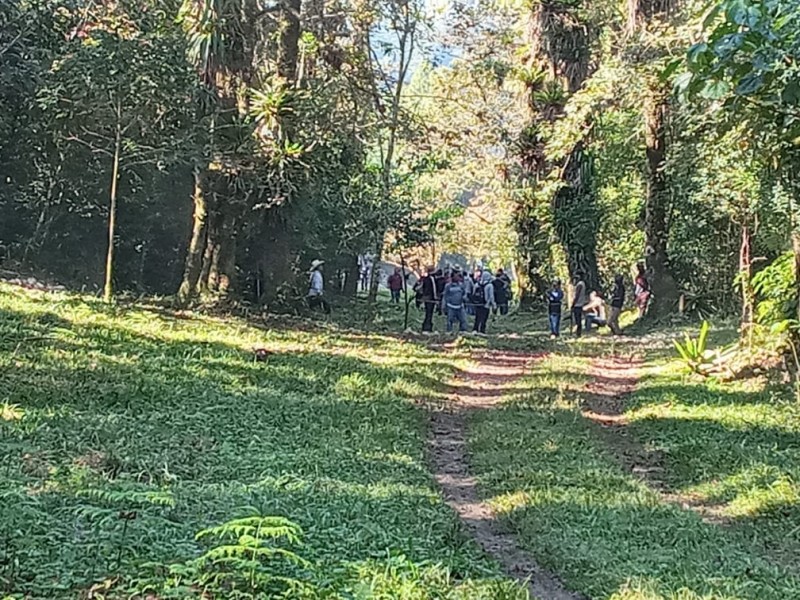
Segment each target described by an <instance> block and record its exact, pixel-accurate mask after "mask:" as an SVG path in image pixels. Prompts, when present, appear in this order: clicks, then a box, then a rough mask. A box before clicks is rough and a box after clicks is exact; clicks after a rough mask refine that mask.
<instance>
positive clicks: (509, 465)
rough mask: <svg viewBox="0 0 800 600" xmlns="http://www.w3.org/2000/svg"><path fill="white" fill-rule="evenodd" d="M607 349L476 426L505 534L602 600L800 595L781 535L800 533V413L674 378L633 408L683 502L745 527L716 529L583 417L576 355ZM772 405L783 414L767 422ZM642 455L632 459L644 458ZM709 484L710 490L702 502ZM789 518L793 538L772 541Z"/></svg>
mask: <svg viewBox="0 0 800 600" xmlns="http://www.w3.org/2000/svg"><path fill="white" fill-rule="evenodd" d="M594 348H595V347H594V342H592V346H591V347H590V346H587V345H586V344H584V343H583V342H581V343H579V344H570V348H569V349H568V350H567V353H565V354H563V355H560V356H551V357H550V358H548V359H547V360H545V361H543V362H542V363H541V364H540V365H539V367H540V368H539V369H536V370H534V372H533V373H532V374H531V376H530V377H529V378H527V381H528V382H529V383H530V386H531V391H530V393H529V394H528V395H527V397H526V398H524V399H523V400H515V401H512V402H509V403H508V404H507V405H505V406H503V407H501V408H500V409H498V410H495V411H483V412H480V413H477V414H475V415H474V416H473V418H472V423H471V427H472V430H471V438H470V450H471V455H472V464H473V466H474V468H475V470H476V473H477V474H478V476H479V481H480V484H481V486H482V488H483V490H484V493H485V495H486V497H487V499H488V500H489V501H490V503H491V504H492V506H493V507H494V509H495V511H496V512H497V514H499V515H500V517H501V518H502V520H503V521H504V523H506V525H507V526H508V527H509V528H510V529H511V530H512V531H514V532H516V533H517V535H518V536H519V538H520V539H521V540H522V542H523V545H524V546H525V548H526V549H527V550H528V551H530V552H531V553H533V554H534V555H535V556H536V558H537V559H538V560H539V561H540V562H541V563H542V564H544V565H545V566H547V567H549V568H551V569H553V570H555V571H556V572H558V573H560V574H561V575H562V576H563V578H564V579H565V580H566V582H567V583H568V585H570V586H571V587H573V588H575V589H578V590H580V591H582V592H583V593H585V594H587V595H588V596H589V597H591V598H614V599H617V600H650V599H653V600H655V599H658V600H662V599H665V600H666V599H669V600H679V599H680V600H690V599H691V600H700V599H704V600H711V599H714V600H739V599H740V598H753V599H755V598H758V599H759V600H761V599H774V600H784V599H789V598H794V597H796V596H798V594H800V578H798V576H797V574H796V572H795V571H793V570H792V569H791V568H789V567H788V566H787V565H788V564H789V563H791V562H792V559H791V558H790V556H791V548H792V547H793V545H792V543H791V542H788V541H786V542H780V544H779V543H778V541H777V540H778V539H780V538H778V537H777V536H779V535H780V533H781V532H782V533H783V535H787V534H788V535H789V536H794V535H796V532H797V531H800V529H797V530H795V532H794V533H793V532H792V527H793V525H792V523H793V522H797V512H796V499H795V497H794V493H795V492H794V484H793V482H794V481H795V480H796V479H795V477H794V475H793V474H794V473H796V468H797V466H798V465H800V460H798V457H797V456H796V455H795V448H796V438H794V437H793V436H792V437H789V436H788V431H787V427H788V428H789V429H791V428H792V427H794V425H792V423H793V420H794V418H795V417H794V414H795V412H796V411H795V410H794V408H792V407H790V406H786V405H784V404H781V403H780V402H774V401H773V400H771V399H770V398H769V396H766V397H760V399H755V398H749V400H750V403H749V404H748V402H747V400H748V398H747V397H739V396H736V394H735V393H730V394H728V395H727V396H726V395H723V396H717V397H716V399H715V398H714V394H715V393H717V392H720V391H721V390H719V389H718V390H717V392H714V391H713V390H714V388H713V386H712V387H711V388H706V387H703V383H701V382H693V383H692V384H691V385H692V386H694V385H699V386H700V387H701V388H702V390H703V391H702V392H701V391H699V390H695V391H696V392H697V393H698V394H699V396H697V397H694V396H692V394H693V393H694V392H693V391H692V388H691V387H688V389H687V388H685V387H684V386H685V385H686V384H685V382H684V380H683V378H682V377H681V376H678V377H677V379H676V380H674V381H673V379H674V378H673V375H672V371H671V368H666V369H664V368H659V369H655V370H653V371H651V372H648V374H647V378H646V380H645V382H644V383H643V388H642V390H641V391H640V392H637V393H636V395H635V396H634V397H633V398H632V399H631V406H630V410H629V412H628V413H627V416H628V417H629V419H630V423H629V425H627V428H628V429H627V435H628V436H632V437H631V440H633V441H634V443H635V444H639V445H641V448H642V450H643V451H644V450H648V449H649V451H650V452H656V453H658V454H662V455H663V456H664V460H665V474H664V475H663V476H664V477H665V478H666V480H667V482H668V483H669V484H670V485H674V486H676V487H677V490H678V491H679V492H680V491H682V492H684V493H686V494H687V496H688V494H689V491H692V492H693V494H694V496H693V497H694V499H695V500H698V499H699V500H700V501H702V498H701V497H700V496H702V494H706V496H707V498H708V500H709V502H713V500H714V499H715V498H719V499H723V500H724V501H726V502H728V503H729V504H728V505H727V510H728V511H729V513H730V515H731V517H734V515H735V517H734V525H733V526H726V527H723V526H721V525H715V524H711V523H707V522H705V521H704V520H703V517H702V516H701V515H700V514H697V513H695V512H694V511H692V510H689V509H686V508H683V507H682V506H681V505H680V504H677V503H676V504H671V503H669V502H667V501H666V500H665V499H664V498H663V497H662V496H661V495H660V493H659V492H658V491H657V490H654V489H651V488H650V487H648V485H646V484H645V482H643V481H642V480H641V479H639V478H638V477H637V476H635V475H634V474H632V473H629V472H627V471H626V469H625V467H624V466H623V465H622V464H621V463H620V462H619V460H618V458H617V456H615V455H614V453H613V452H612V451H611V449H610V448H609V447H608V446H607V445H606V444H607V443H609V442H608V440H606V439H604V438H601V437H599V436H598V435H597V430H596V427H598V425H596V424H594V423H589V422H587V420H586V419H584V418H583V417H582V416H581V414H580V406H581V401H582V398H583V392H584V390H585V385H586V382H587V381H588V379H587V375H586V369H587V367H588V362H587V360H586V359H585V358H582V357H575V356H574V355H573V353H574V352H576V351H580V352H584V351H587V350H588V353H589V354H590V355H591V354H594V353H595V350H594ZM601 348H602V346H600V345H598V346H597V349H598V350H600V349H601ZM562 351H563V350H562ZM657 364H660V366H661V367H663V366H664V364H665V362H664V361H663V360H662V361H661V362H660V363H657ZM734 389H735V388H734ZM709 394H710V399H708V400H702V399H701V396H704V395H709ZM762 402H763V403H764V405H760V403H762ZM751 405H752V406H751ZM768 406H769V407H771V408H772V409H773V411H776V412H778V415H775V414H768V411H767V410H766V407H768ZM737 415H738V417H737ZM608 433H609V438H610V437H612V436H613V435H614V432H613V430H610V431H609V432H608ZM611 443H613V442H611ZM629 443H630V441H628V442H625V443H622V444H621V445H620V449H619V451H620V452H625V451H626V448H630V450H628V451H635V448H633V447H631V446H629V445H626V444H629ZM759 463H763V464H768V465H773V466H774V467H775V469H774V471H770V472H768V473H767V472H764V473H762V476H763V477H762V478H761V479H758V478H752V479H751V480H750V481H749V482H745V481H744V480H739V479H737V478H736V477H733V478H732V479H726V478H725V477H728V476H729V475H733V472H732V471H731V469H736V471H735V472H737V473H738V472H739V469H741V467H742V466H744V465H752V464H759ZM720 474H722V475H723V477H720V476H719V475H720ZM656 476H661V475H660V474H658V475H656ZM714 477H716V479H713V478H714ZM712 481H715V482H716V483H715V484H713V485H712V484H711V483H710V482H712ZM700 482H706V483H708V487H707V488H704V489H702V490H701V489H700V488H699V487H697V486H696V484H698V483H700ZM721 482H723V483H726V484H727V486H728V487H726V488H724V489H725V491H726V492H727V493H728V494H729V495H727V496H724V495H722V496H719V497H717V496H714V490H715V489H717V491H720V492H721V491H722V489H723V488H721V487H720V486H721V485H722V483H721ZM715 485H716V486H717V487H716V488H715V487H714V486H715ZM691 486H695V487H691ZM701 492H702V494H701ZM763 511H767V512H763ZM785 511H788V513H787V514H783V513H784V512H785ZM764 516H766V517H768V518H767V520H766V521H763V520H761V518H762V517H764ZM776 517H777V518H778V519H779V520H782V521H783V526H782V527H776V528H774V529H773V528H772V523H778V522H779V521H776V520H775V519H776ZM795 524H796V523H795ZM754 541H755V542H756V543H754ZM760 544H764V545H768V546H769V552H765V550H764V548H763V547H761V545H760ZM774 550H778V551H779V552H778V554H779V555H780V557H781V559H780V560H777V559H776V554H774V553H773V551H774Z"/></svg>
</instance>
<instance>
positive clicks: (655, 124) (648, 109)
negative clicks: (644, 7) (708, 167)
mask: <svg viewBox="0 0 800 600" xmlns="http://www.w3.org/2000/svg"><path fill="white" fill-rule="evenodd" d="M668 110H669V105H668V102H667V99H666V94H665V93H664V92H663V91H662V90H658V91H653V92H652V93H650V94H649V95H648V97H647V98H646V100H645V108H644V111H645V113H644V116H645V144H646V148H647V167H648V168H647V197H646V199H645V222H644V235H645V245H646V248H645V255H646V260H647V266H648V270H649V272H650V278H651V282H650V285H651V288H652V292H653V300H652V304H651V307H650V312H651V314H653V315H656V316H658V315H661V314H664V313H667V312H669V311H671V310H672V309H673V307H674V306H675V305H676V303H677V301H678V296H679V294H678V286H677V284H676V283H675V278H674V277H673V275H672V270H671V268H670V264H669V254H668V248H667V245H668V239H669V223H668V221H667V212H668V209H669V205H670V197H669V189H668V187H667V179H666V174H665V170H666V157H667V137H666V122H667V114H668Z"/></svg>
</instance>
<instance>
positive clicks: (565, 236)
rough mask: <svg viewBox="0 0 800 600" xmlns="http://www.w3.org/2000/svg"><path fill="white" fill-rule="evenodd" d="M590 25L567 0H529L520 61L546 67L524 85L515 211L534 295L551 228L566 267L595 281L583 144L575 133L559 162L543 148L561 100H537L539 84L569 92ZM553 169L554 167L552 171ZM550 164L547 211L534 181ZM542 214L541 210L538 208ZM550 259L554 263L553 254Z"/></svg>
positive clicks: (582, 71)
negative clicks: (524, 123)
mask: <svg viewBox="0 0 800 600" xmlns="http://www.w3.org/2000/svg"><path fill="white" fill-rule="evenodd" d="M591 36H592V34H591V32H590V31H589V29H588V27H587V26H586V24H585V23H584V22H583V21H582V20H581V16H580V13H579V12H578V11H577V10H576V7H575V6H574V5H571V4H569V3H564V2H558V1H542V2H534V3H533V4H532V10H531V15H530V21H529V26H528V39H529V43H530V55H529V57H528V60H527V62H528V64H527V67H528V68H529V69H531V70H533V71H534V72H539V73H542V74H546V76H544V77H536V78H534V79H533V80H532V82H531V83H530V84H529V86H528V90H527V96H528V105H529V107H530V111H531V124H530V127H529V128H528V130H527V131H526V133H525V135H524V136H523V139H522V140H521V142H522V144H521V145H522V147H523V153H522V163H523V168H524V170H525V172H526V177H527V179H528V180H529V181H530V183H531V188H532V189H533V190H534V191H533V192H532V193H531V194H530V195H529V199H528V200H527V201H526V202H524V203H523V204H522V205H521V206H520V208H519V210H518V212H517V215H516V222H517V232H518V234H519V237H520V254H521V258H522V260H523V262H524V263H525V271H526V272H527V275H528V277H527V279H528V280H529V282H530V283H529V286H530V285H535V287H536V290H535V294H536V296H539V295H541V294H543V293H544V289H542V288H546V285H547V284H546V282H545V281H544V278H543V273H542V267H543V266H544V265H547V266H548V268H547V270H548V271H550V272H548V273H546V274H547V275H553V274H554V273H553V272H552V271H553V270H560V269H558V268H555V269H554V266H555V265H554V264H553V258H554V257H553V256H552V254H553V253H552V252H551V250H550V246H551V245H552V240H551V239H550V234H551V231H552V230H555V235H556V236H557V239H558V241H559V242H560V245H561V246H562V248H563V251H564V255H565V256H566V257H567V265H566V266H567V267H568V269H569V272H570V274H575V272H577V271H581V272H583V273H584V276H585V277H587V278H588V281H587V284H588V285H591V286H592V287H593V288H594V287H597V285H598V279H599V276H598V273H597V271H598V269H597V258H596V248H595V244H596V238H597V234H596V231H597V227H598V223H597V218H598V215H597V210H596V208H595V197H594V186H593V185H592V181H591V180H592V176H593V169H592V163H591V159H590V157H589V156H588V155H587V154H586V152H585V145H584V143H583V141H580V140H579V142H578V143H577V144H576V145H575V147H574V148H573V149H572V151H571V152H570V154H569V156H568V158H567V159H566V161H564V162H563V163H561V162H560V161H555V160H553V159H552V158H551V157H549V156H548V155H547V141H548V140H547V139H545V137H544V135H543V133H542V132H545V131H547V130H548V129H549V128H550V126H551V124H552V123H554V122H556V121H557V120H558V119H559V118H561V116H562V115H563V112H564V104H563V103H562V104H559V105H554V104H552V103H549V102H548V103H545V104H540V102H539V100H538V97H539V92H541V91H543V90H545V89H547V88H548V86H549V87H558V88H560V89H561V90H563V91H564V92H565V93H566V94H572V93H575V92H577V91H578V90H579V89H580V88H581V86H582V85H583V84H584V82H585V81H586V79H587V78H588V77H589V74H590V71H591V65H590V61H589V58H590V52H589V47H590V43H591ZM556 170H557V171H556ZM554 171H556V173H557V175H558V177H559V178H560V179H561V181H562V182H563V183H562V186H561V188H560V190H559V191H558V192H557V193H556V194H555V195H554V196H553V197H552V198H550V206H549V207H548V208H549V210H550V212H549V214H547V213H546V212H545V211H542V210H539V209H538V208H537V206H536V205H535V203H536V202H537V195H536V193H535V190H536V188H538V187H539V186H540V185H541V182H542V181H545V180H546V179H547V178H548V177H549V176H550V174H551V173H553V172H554ZM546 214H547V216H544V217H543V215H546ZM558 266H559V267H560V266H562V263H561V261H559V263H558ZM530 293H531V290H528V289H525V290H522V291H521V303H522V305H523V306H524V305H526V304H528V303H529V299H528V296H529V295H530Z"/></svg>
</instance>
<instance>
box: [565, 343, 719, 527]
mask: <svg viewBox="0 0 800 600" xmlns="http://www.w3.org/2000/svg"><path fill="white" fill-rule="evenodd" d="M643 367H644V362H643V360H642V359H641V358H640V357H636V356H633V355H631V356H611V357H608V356H606V357H598V358H595V359H594V360H593V361H592V364H591V366H590V368H589V376H590V377H591V381H589V383H588V384H587V386H586V388H585V390H584V398H583V403H582V406H581V413H582V414H583V416H584V417H585V418H586V419H589V420H590V421H592V422H594V423H595V424H597V425H598V427H597V432H598V434H599V436H600V438H601V440H602V441H603V443H604V444H605V446H606V447H607V448H608V449H609V450H610V451H611V453H612V455H613V456H614V457H615V458H616V459H617V461H618V462H619V463H620V465H621V466H622V467H623V468H624V469H625V470H627V471H629V472H631V473H632V474H633V475H634V476H636V477H637V478H638V479H639V480H640V481H642V482H643V483H644V484H645V485H646V486H647V487H649V488H650V489H651V490H653V491H654V492H655V493H656V494H658V495H659V496H660V497H661V499H662V500H663V501H664V502H668V503H670V504H676V505H678V506H680V507H681V508H683V509H685V510H691V511H693V512H694V513H696V514H697V515H699V516H700V518H701V519H703V521H705V522H706V523H709V524H713V525H725V524H727V522H728V521H727V518H726V517H725V516H724V515H723V514H722V513H721V511H720V509H719V507H718V506H715V505H711V504H708V503H706V502H703V500H702V499H701V498H696V497H692V496H689V495H687V494H682V493H679V492H676V491H674V490H673V489H671V488H670V486H669V485H668V484H667V482H666V464H665V458H664V456H663V455H662V454H661V452H659V451H658V450H651V449H648V448H647V447H646V446H645V444H643V443H642V442H641V441H640V440H637V439H635V437H634V436H633V435H631V433H630V431H629V430H628V427H627V426H628V420H627V417H626V415H625V412H626V408H627V405H628V400H629V399H630V396H631V395H632V394H633V393H634V392H635V391H636V389H637V387H638V385H639V381H640V379H641V376H642V371H643Z"/></svg>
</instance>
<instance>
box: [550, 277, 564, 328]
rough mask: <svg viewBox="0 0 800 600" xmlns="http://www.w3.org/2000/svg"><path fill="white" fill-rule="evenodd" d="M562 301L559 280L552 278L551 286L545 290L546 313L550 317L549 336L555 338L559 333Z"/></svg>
mask: <svg viewBox="0 0 800 600" xmlns="http://www.w3.org/2000/svg"><path fill="white" fill-rule="evenodd" d="M563 302H564V290H562V289H561V280H560V279H554V280H553V287H551V288H550V290H549V291H548V292H547V315H548V318H549V319H550V338H551V339H556V338H557V337H558V336H559V335H560V334H561V305H562V304H563Z"/></svg>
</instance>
